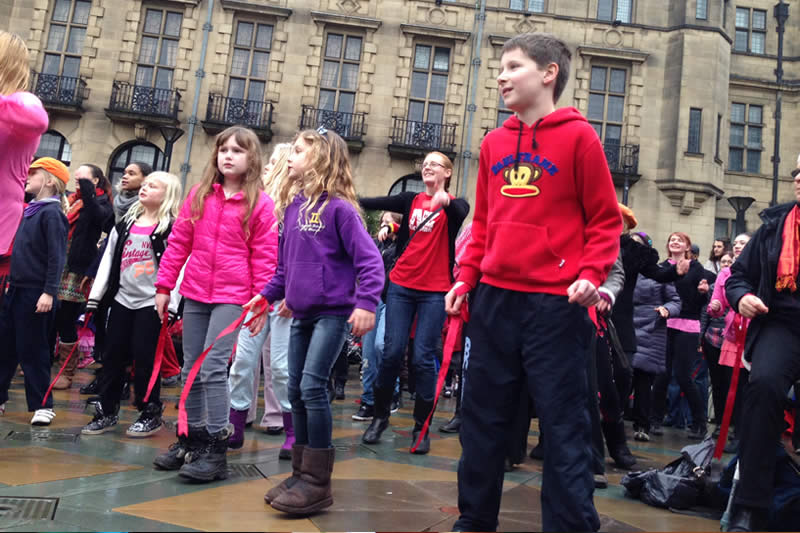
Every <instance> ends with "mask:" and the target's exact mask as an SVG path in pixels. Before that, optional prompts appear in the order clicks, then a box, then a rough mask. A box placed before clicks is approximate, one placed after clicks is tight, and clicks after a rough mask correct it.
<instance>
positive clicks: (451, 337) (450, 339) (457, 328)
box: [410, 301, 469, 453]
mask: <svg viewBox="0 0 800 533" xmlns="http://www.w3.org/2000/svg"><path fill="white" fill-rule="evenodd" d="M467 322H469V309H468V306H467V302H466V301H464V302H463V303H462V304H461V312H460V313H459V314H458V315H451V316H449V317H447V337H445V341H444V353H443V354H442V366H441V367H440V368H439V377H438V379H437V380H436V394H435V395H434V397H433V407H432V408H431V412H430V413H428V418H426V419H425V423H424V424H422V431H420V432H419V437H417V442H416V443H415V444H414V446H413V447H412V448H411V450H410V451H411V453H414V452H415V451H416V450H417V447H418V446H419V444H420V442H422V439H423V438H424V437H425V435H426V433H427V432H428V428H429V427H430V425H431V419H432V418H433V413H434V412H435V411H436V404H438V403H439V395H440V394H441V393H442V387H444V382H445V380H446V379H447V371H448V369H449V368H450V361H451V360H452V359H453V351H454V350H455V347H456V344H457V343H458V340H459V339H460V338H461V330H462V329H463V328H464V324H466V323H467Z"/></svg>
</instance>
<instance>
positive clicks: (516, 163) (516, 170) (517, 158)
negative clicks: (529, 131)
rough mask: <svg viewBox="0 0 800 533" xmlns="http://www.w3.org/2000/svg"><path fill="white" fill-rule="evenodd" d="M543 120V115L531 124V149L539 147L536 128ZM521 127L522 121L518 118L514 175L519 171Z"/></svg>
mask: <svg viewBox="0 0 800 533" xmlns="http://www.w3.org/2000/svg"><path fill="white" fill-rule="evenodd" d="M543 120H544V117H542V118H540V119H539V120H537V121H536V123H535V124H534V125H533V141H532V142H531V149H532V150H538V149H539V143H538V142H536V129H537V128H538V127H539V124H541V123H542V121H543ZM523 127H524V126H523V122H522V121H521V120H520V121H519V135H517V154H516V156H514V176H516V175H517V174H518V171H519V146H520V144H521V143H522V128H523Z"/></svg>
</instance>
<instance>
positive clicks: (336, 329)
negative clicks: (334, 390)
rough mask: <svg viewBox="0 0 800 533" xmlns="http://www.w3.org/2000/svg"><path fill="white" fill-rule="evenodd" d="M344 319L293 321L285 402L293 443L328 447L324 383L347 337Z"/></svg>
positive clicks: (329, 428)
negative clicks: (290, 421)
mask: <svg viewBox="0 0 800 533" xmlns="http://www.w3.org/2000/svg"><path fill="white" fill-rule="evenodd" d="M347 327H348V325H347V317H346V316H318V317H315V318H309V319H304V320H300V319H294V320H293V321H292V333H291V338H290V342H289V401H290V402H291V404H292V422H293V423H294V431H295V439H296V442H297V444H307V445H308V446H310V447H311V448H330V447H331V432H332V431H333V429H332V422H331V406H330V403H329V401H328V380H329V379H330V375H331V369H332V368H333V364H334V363H335V362H336V359H337V358H338V357H339V352H340V351H341V350H342V346H343V345H344V341H345V337H346V335H347Z"/></svg>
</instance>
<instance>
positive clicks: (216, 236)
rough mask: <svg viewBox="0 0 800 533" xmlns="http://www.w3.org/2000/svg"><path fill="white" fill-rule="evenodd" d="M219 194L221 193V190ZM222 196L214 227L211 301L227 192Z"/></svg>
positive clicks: (215, 278) (209, 296)
mask: <svg viewBox="0 0 800 533" xmlns="http://www.w3.org/2000/svg"><path fill="white" fill-rule="evenodd" d="M217 194H219V192H218V193H217ZM222 196H223V199H222V205H221V206H220V208H219V212H218V213H217V223H216V224H215V226H216V227H215V228H214V253H213V255H212V257H213V260H212V263H211V290H210V291H209V294H208V299H209V301H210V300H212V299H213V298H212V296H213V295H214V286H215V285H216V280H217V276H216V275H215V273H216V271H217V249H218V248H219V226H220V223H221V221H222V213H223V212H225V193H222ZM211 303H213V302H211Z"/></svg>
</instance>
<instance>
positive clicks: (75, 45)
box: [42, 0, 92, 78]
mask: <svg viewBox="0 0 800 533" xmlns="http://www.w3.org/2000/svg"><path fill="white" fill-rule="evenodd" d="M91 7H92V3H91V2H89V1H85V0H77V1H75V0H56V2H55V5H54V6H53V14H52V16H51V17H50V31H49V32H48V34H47V44H46V45H45V52H44V63H42V74H45V75H50V76H66V77H69V78H78V76H79V75H80V68H81V54H82V53H83V41H84V39H86V25H87V24H88V23H89V10H90V9H91Z"/></svg>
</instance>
